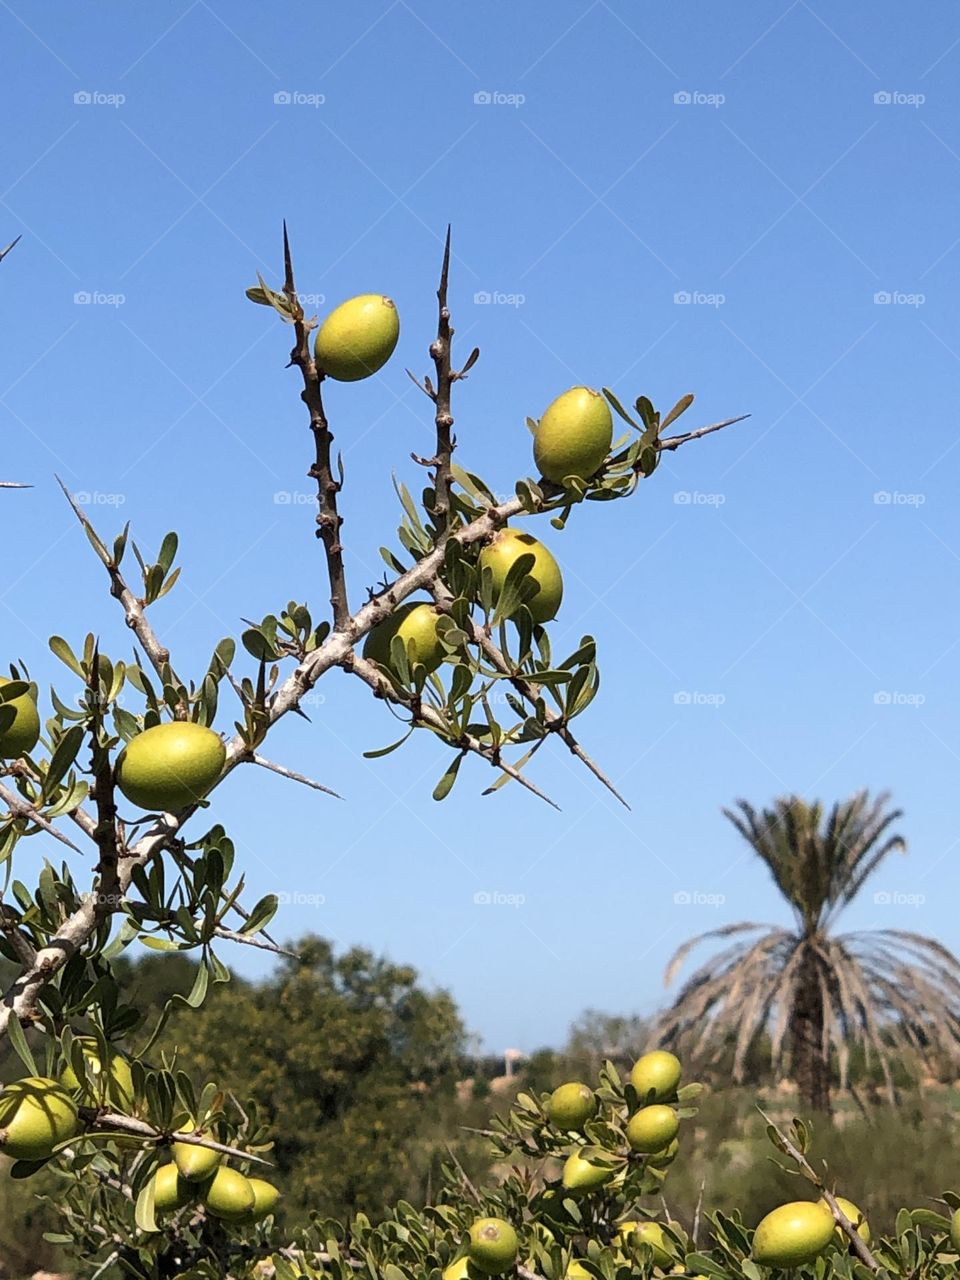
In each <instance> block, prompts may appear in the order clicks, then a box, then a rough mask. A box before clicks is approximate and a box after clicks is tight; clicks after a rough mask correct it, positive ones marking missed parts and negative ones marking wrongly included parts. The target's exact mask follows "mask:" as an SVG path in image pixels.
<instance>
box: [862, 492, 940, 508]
mask: <svg viewBox="0 0 960 1280" xmlns="http://www.w3.org/2000/svg"><path fill="white" fill-rule="evenodd" d="M926 501H927V495H926V494H925V493H901V491H900V490H899V489H878V490H877V491H876V493H875V494H874V495H873V504H874V506H876V507H922V506H923V505H924V503H925V502H926Z"/></svg>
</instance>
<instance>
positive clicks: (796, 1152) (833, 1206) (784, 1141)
mask: <svg viewBox="0 0 960 1280" xmlns="http://www.w3.org/2000/svg"><path fill="white" fill-rule="evenodd" d="M757 1110H758V1111H759V1112H760V1115H761V1116H762V1117H763V1119H764V1120H765V1121H766V1123H767V1124H768V1125H769V1127H770V1128H771V1129H772V1130H773V1131H774V1133H775V1134H776V1138H777V1145H778V1146H779V1147H780V1149H781V1150H782V1151H783V1152H784V1154H785V1155H788V1156H789V1157H790V1159H791V1160H792V1161H793V1162H794V1164H795V1165H796V1166H797V1168H798V1169H800V1170H801V1172H802V1173H803V1174H804V1176H805V1177H806V1178H808V1179H809V1181H810V1182H812V1183H813V1185H814V1186H815V1187H816V1188H817V1189H818V1190H819V1192H820V1194H821V1196H822V1197H823V1199H824V1200H825V1201H826V1202H827V1204H828V1205H829V1206H830V1212H831V1213H832V1214H833V1218H834V1221H835V1222H836V1224H837V1226H838V1227H839V1228H840V1230H841V1231H842V1232H843V1233H844V1235H845V1236H846V1237H847V1238H848V1240H849V1241H850V1243H851V1245H852V1246H853V1250H854V1252H855V1253H856V1255H857V1257H858V1258H859V1259H860V1261H861V1262H862V1263H863V1264H864V1266H867V1267H869V1268H870V1270H871V1271H881V1270H882V1268H881V1266H880V1263H879V1262H878V1261H877V1260H876V1258H875V1257H874V1256H873V1254H872V1253H871V1252H870V1249H869V1247H868V1245H867V1243H866V1241H865V1240H863V1239H862V1238H861V1236H860V1234H859V1232H858V1231H857V1228H856V1227H855V1226H854V1224H853V1223H852V1222H851V1221H850V1219H849V1218H848V1217H847V1215H846V1214H845V1213H844V1212H843V1210H842V1209H841V1208H840V1206H839V1205H838V1204H837V1199H836V1196H835V1195H834V1194H833V1192H832V1191H830V1190H829V1188H828V1187H827V1185H826V1184H825V1182H824V1181H823V1179H822V1178H821V1177H820V1175H819V1173H817V1171H816V1169H814V1167H813V1165H812V1164H811V1163H810V1161H809V1160H808V1159H807V1157H806V1156H805V1155H804V1153H803V1152H802V1151H801V1150H800V1148H799V1147H798V1146H797V1144H796V1143H795V1142H793V1141H792V1140H791V1139H790V1138H789V1137H788V1136H787V1135H786V1134H785V1133H784V1132H783V1130H782V1129H781V1128H780V1127H779V1126H778V1125H776V1124H774V1122H773V1121H772V1120H771V1119H770V1117H769V1116H768V1115H767V1114H766V1112H765V1111H764V1110H763V1109H762V1108H761V1107H757Z"/></svg>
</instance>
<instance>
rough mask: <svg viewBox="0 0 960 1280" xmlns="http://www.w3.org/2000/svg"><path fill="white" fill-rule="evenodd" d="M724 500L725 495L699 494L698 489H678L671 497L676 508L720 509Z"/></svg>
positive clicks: (725, 498)
mask: <svg viewBox="0 0 960 1280" xmlns="http://www.w3.org/2000/svg"><path fill="white" fill-rule="evenodd" d="M726 500H727V495H726V494H725V493H701V492H700V490H699V489H678V490H677V491H676V493H674V495H673V501H674V505H675V506H678V507H722V506H723V505H724V503H725V502H726Z"/></svg>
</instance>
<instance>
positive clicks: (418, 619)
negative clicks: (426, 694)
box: [363, 601, 446, 671]
mask: <svg viewBox="0 0 960 1280" xmlns="http://www.w3.org/2000/svg"><path fill="white" fill-rule="evenodd" d="M439 621H440V615H439V614H438V613H437V611H436V609H435V608H434V607H433V605H432V604H426V603H417V602H416V601H412V602H411V601H408V602H407V603H406V604H402V605H400V606H399V608H397V609H396V610H395V611H394V612H393V613H392V614H391V615H390V617H389V618H387V619H385V621H383V622H381V623H379V624H378V625H377V626H375V627H374V628H373V630H372V631H371V632H370V633H369V635H368V636H367V639H366V642H365V644H364V646H363V656H364V657H365V658H367V659H368V660H369V661H370V662H375V663H376V664H377V666H378V667H383V669H384V670H385V671H390V670H392V666H391V663H390V648H391V645H392V642H393V637H394V636H397V635H398V636H399V637H400V639H401V640H402V641H403V643H404V645H405V646H406V648H407V652H408V653H409V652H410V648H411V644H412V647H413V657H414V661H415V662H419V663H421V664H422V665H423V666H424V667H426V669H427V671H436V669H437V667H439V665H440V663H441V662H442V661H443V658H444V653H445V652H446V651H445V649H444V647H443V645H442V644H441V643H440V637H439V635H438V634H437V623H438V622H439Z"/></svg>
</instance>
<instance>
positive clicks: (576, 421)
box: [314, 294, 613, 672]
mask: <svg viewBox="0 0 960 1280" xmlns="http://www.w3.org/2000/svg"><path fill="white" fill-rule="evenodd" d="M399 336H400V320H399V317H398V315H397V309H396V306H395V304H394V303H393V301H392V300H391V299H390V298H385V297H383V296H381V295H380V294H362V295H361V296H360V297H357V298H351V299H349V300H348V301H347V302H344V303H341V305H340V306H339V307H337V308H335V310H334V311H332V312H331V313H330V315H329V316H327V318H326V319H325V320H324V322H323V324H322V325H321V327H320V328H319V330H318V331H317V337H316V342H315V346H314V354H315V359H316V363H317V368H318V370H319V371H320V372H321V373H323V374H324V375H325V376H328V377H331V378H334V379H336V380H337V381H340V382H356V381H358V380H359V379H361V378H366V377H369V376H370V375H371V374H373V373H376V372H377V370H378V369H381V368H382V367H383V366H384V364H386V362H387V360H389V358H390V356H391V355H392V354H393V351H394V348H395V347H396V345H397V339H398V338H399ZM612 443H613V418H612V416H611V413H610V408H609V406H608V404H607V402H606V400H605V399H604V397H603V396H602V395H601V394H600V392H599V391H594V390H593V389H591V388H590V387H571V388H570V390H569V391H565V392H564V393H563V394H562V395H560V396H558V397H557V398H556V399H555V400H554V401H553V402H552V403H551V404H550V405H549V406H548V407H547V409H546V410H545V412H544V414H543V417H542V418H541V419H540V421H539V423H538V424H537V428H536V432H535V434H534V443H533V456H534V461H535V462H536V464H537V467H538V468H539V471H540V474H541V475H542V476H544V477H545V478H546V479H547V480H550V481H552V482H553V483H554V484H565V483H566V482H567V481H569V480H571V479H574V480H579V481H588V480H589V479H590V478H591V477H592V476H594V475H595V474H596V473H597V471H598V470H599V469H600V467H601V466H602V465H603V462H604V460H605V458H606V457H607V455H608V453H609V452H610V447H611V444H612ZM522 555H532V556H533V566H532V568H531V569H530V574H529V576H530V578H531V579H532V580H533V582H534V584H535V586H536V592H535V594H534V595H533V596H532V598H531V599H530V600H528V601H527V602H526V604H527V608H528V609H529V610H530V616H531V617H532V618H533V621H534V622H537V623H543V622H549V621H551V619H553V618H555V617H556V615H557V611H558V610H559V608H560V602H561V599H562V597H563V579H562V577H561V574H560V566H559V565H558V564H557V562H556V560H555V559H554V557H553V556H552V555H551V553H550V551H549V550H548V549H547V548H546V547H545V546H544V545H543V543H542V542H540V541H538V540H537V539H536V538H533V537H531V536H530V534H528V533H521V532H519V531H518V530H516V529H512V528H504V529H501V530H500V531H499V532H498V533H497V534H495V535H494V537H493V539H492V540H491V541H490V542H489V543H488V545H487V546H486V547H485V548H484V549H483V551H482V553H481V555H480V568H481V571H482V570H483V569H489V571H490V573H491V575H492V578H493V594H494V602H496V601H497V600H498V599H499V597H500V594H501V592H502V590H503V585H504V583H505V582H506V579H507V575H508V573H509V572H510V569H511V568H512V567H513V565H514V564H515V563H516V561H517V560H518V559H519V558H520V556H522ZM438 621H439V615H438V613H437V611H436V609H435V608H434V607H433V605H432V604H427V603H425V602H424V603H418V602H416V601H414V602H410V603H407V604H404V605H401V606H400V608H399V609H397V610H396V612H395V613H393V614H392V615H391V617H390V618H389V619H387V620H386V621H385V622H384V623H382V624H381V625H380V626H379V627H376V628H375V629H374V630H373V631H372V632H371V633H370V635H369V637H368V638H367V642H366V645H365V648H364V657H365V658H368V659H370V660H371V661H373V662H376V663H377V664H378V665H379V666H382V667H384V668H388V669H389V668H390V665H391V664H390V647H391V643H392V641H393V638H394V636H400V637H401V639H402V640H403V643H404V646H405V647H406V649H407V652H408V653H409V654H410V655H411V656H412V657H413V660H414V661H415V662H418V663H420V664H421V665H422V666H423V667H424V668H425V669H426V670H427V671H428V672H430V671H435V670H436V669H437V667H439V665H440V663H441V662H442V661H443V658H444V654H445V650H444V648H443V645H442V644H441V642H440V637H439V635H438V632H437V622H438Z"/></svg>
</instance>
